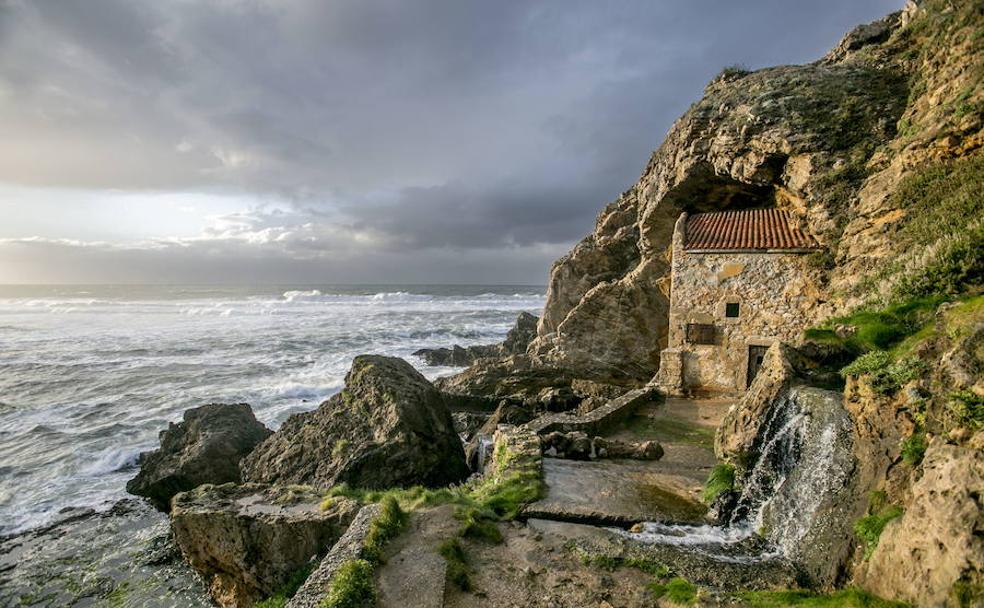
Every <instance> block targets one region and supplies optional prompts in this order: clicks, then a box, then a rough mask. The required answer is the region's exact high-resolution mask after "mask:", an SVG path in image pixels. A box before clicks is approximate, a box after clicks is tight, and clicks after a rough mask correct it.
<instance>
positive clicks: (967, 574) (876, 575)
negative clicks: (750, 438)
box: [859, 432, 984, 606]
mask: <svg viewBox="0 0 984 608" xmlns="http://www.w3.org/2000/svg"><path fill="white" fill-rule="evenodd" d="M977 440H978V445H977V446H976V447H959V446H954V445H948V444H946V443H944V442H943V441H942V440H940V439H935V440H933V441H932V442H931V443H930V445H929V447H928V449H927V450H926V456H925V459H924V460H923V474H922V478H920V479H919V481H917V482H916V483H915V484H914V485H913V487H912V499H911V500H910V501H908V504H907V505H906V510H905V513H904V514H903V515H902V517H901V518H899V519H897V520H895V521H892V522H890V523H889V524H888V526H886V527H885V530H884V531H883V532H882V535H881V538H880V539H879V542H878V547H877V548H876V549H875V552H874V553H873V554H872V555H871V558H870V560H869V562H868V563H867V565H866V568H864V569H863V571H862V573H861V574H860V576H859V579H860V581H861V584H862V585H863V586H864V587H865V588H866V589H868V590H870V591H871V592H873V593H876V594H878V595H881V596H883V597H887V598H894V599H897V600H901V601H904V602H908V603H911V604H913V605H916V606H944V605H948V606H949V605H954V606H955V605H961V606H976V605H980V602H984V591H982V590H984V574H982V573H984V538H982V536H981V530H984V505H982V504H981V496H982V495H984V451H982V450H981V449H980V445H981V444H984V433H982V432H979V433H978V435H977Z"/></svg>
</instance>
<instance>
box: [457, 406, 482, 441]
mask: <svg viewBox="0 0 984 608" xmlns="http://www.w3.org/2000/svg"><path fill="white" fill-rule="evenodd" d="M488 419H489V415H488V414H483V413H479V412H451V420H452V422H453V423H454V432H456V433H458V435H459V436H461V437H463V438H464V439H465V440H468V439H471V438H472V436H474V435H475V432H476V431H478V429H480V428H482V425H483V424H485V422H486V420H488Z"/></svg>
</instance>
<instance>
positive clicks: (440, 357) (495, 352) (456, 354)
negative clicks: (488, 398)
mask: <svg viewBox="0 0 984 608" xmlns="http://www.w3.org/2000/svg"><path fill="white" fill-rule="evenodd" d="M538 321H539V318H538V317H536V316H535V315H531V314H530V313H528V312H521V313H519V316H518V317H516V323H515V325H513V327H512V329H510V330H509V333H507V334H506V339H505V340H504V341H503V342H502V343H501V344H479V345H476V346H459V345H457V344H455V345H453V346H452V347H451V348H421V349H420V350H418V351H416V352H414V353H413V354H414V356H415V357H420V358H421V359H423V360H424V362H425V363H427V365H443V366H451V367H466V366H468V365H471V364H472V363H474V362H475V361H477V360H479V359H484V358H499V357H508V356H510V355H521V354H524V353H526V348H527V347H528V346H529V345H530V342H532V341H533V338H535V337H536V325H537V322H538Z"/></svg>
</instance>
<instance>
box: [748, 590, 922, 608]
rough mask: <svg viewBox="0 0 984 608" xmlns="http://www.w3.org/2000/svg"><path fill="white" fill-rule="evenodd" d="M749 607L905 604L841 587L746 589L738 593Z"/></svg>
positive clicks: (899, 607)
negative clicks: (825, 590)
mask: <svg viewBox="0 0 984 608" xmlns="http://www.w3.org/2000/svg"><path fill="white" fill-rule="evenodd" d="M738 597H739V598H740V599H741V600H743V601H744V602H745V603H746V604H747V605H748V606H749V607H750V608H781V607H783V606H801V607H803V608H904V607H905V606H906V605H905V604H902V603H899V602H893V601H890V600H884V599H882V598H880V597H877V596H874V595H871V594H870V593H867V592H865V591H860V590H858V589H842V590H840V591H836V592H834V593H831V594H818V593H814V592H812V591H801V590H785V591H747V592H744V593H740V594H738Z"/></svg>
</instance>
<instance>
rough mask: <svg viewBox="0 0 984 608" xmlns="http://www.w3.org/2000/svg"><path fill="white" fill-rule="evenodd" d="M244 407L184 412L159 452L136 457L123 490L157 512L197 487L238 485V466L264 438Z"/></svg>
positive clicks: (209, 407) (267, 433)
mask: <svg viewBox="0 0 984 608" xmlns="http://www.w3.org/2000/svg"><path fill="white" fill-rule="evenodd" d="M271 433H272V431H270V430H269V429H267V428H266V427H265V426H263V425H262V424H260V422H259V421H258V420H257V419H256V417H255V416H254V415H253V410H251V409H250V407H249V405H247V404H245V403H237V404H222V403H213V404H210V405H205V406H202V407H196V408H193V409H190V410H187V411H186V412H185V413H184V419H183V420H182V422H179V423H178V424H174V423H172V424H171V425H170V426H168V428H167V429H166V430H164V431H161V434H160V441H161V447H160V448H159V449H157V450H154V451H152V452H144V453H143V454H141V455H140V472H139V473H138V474H137V476H136V477H134V478H133V479H131V480H130V481H129V482H127V484H126V491H127V492H129V493H130V494H136V495H137V496H145V497H147V498H149V499H150V501H151V502H152V503H153V504H154V505H155V506H157V507H158V508H160V509H162V510H165V511H166V510H167V509H168V503H169V501H170V500H171V497H172V496H174V495H175V494H177V493H178V492H184V491H187V490H191V489H193V488H195V487H197V486H199V485H201V484H203V483H212V484H221V483H228V482H239V481H240V473H239V461H240V459H242V458H243V457H244V456H246V455H247V454H249V453H250V451H252V450H253V448H254V447H256V446H257V444H259V443H260V442H261V441H263V440H264V439H266V438H267V437H269V436H270V434H271Z"/></svg>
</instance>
